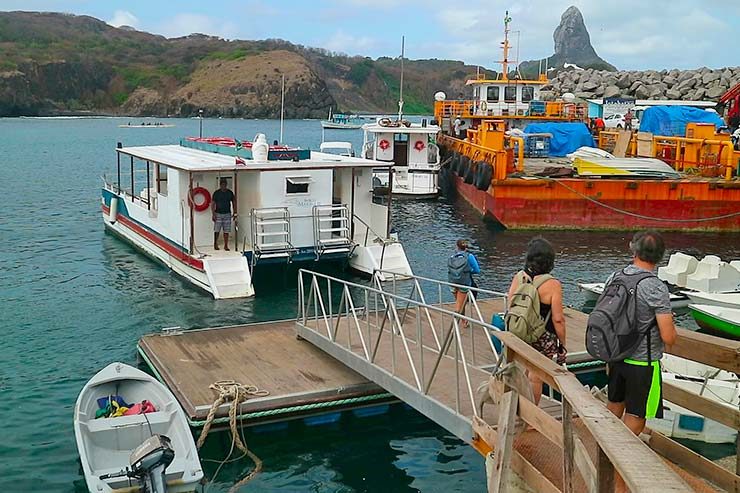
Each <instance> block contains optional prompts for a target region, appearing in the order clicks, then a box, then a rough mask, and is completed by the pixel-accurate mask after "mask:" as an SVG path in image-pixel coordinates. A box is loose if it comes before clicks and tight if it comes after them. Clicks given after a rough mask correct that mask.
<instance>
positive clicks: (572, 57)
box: [552, 5, 599, 64]
mask: <svg viewBox="0 0 740 493" xmlns="http://www.w3.org/2000/svg"><path fill="white" fill-rule="evenodd" d="M552 38H553V40H554V41H555V54H556V55H560V56H561V57H563V58H564V59H565V61H566V62H569V63H575V64H579V63H578V62H582V61H590V60H593V59H596V58H599V55H597V54H596V50H594V48H593V46H591V36H589V34H588V29H586V24H585V23H584V22H583V15H582V14H581V11H580V10H578V7H575V6H573V5H571V6H570V7H568V10H566V11H565V12H563V15H562V16H561V17H560V24H559V25H558V27H557V28H555V33H553V35H552Z"/></svg>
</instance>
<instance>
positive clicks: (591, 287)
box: [578, 282, 690, 310]
mask: <svg viewBox="0 0 740 493" xmlns="http://www.w3.org/2000/svg"><path fill="white" fill-rule="evenodd" d="M578 289H580V290H581V291H584V292H585V294H586V299H587V300H588V301H596V300H597V299H599V296H601V293H603V292H604V283H603V282H579V283H578ZM689 303H690V300H689V298H688V297H687V296H686V295H685V294H676V293H671V308H673V309H674V310H677V309H680V308H686V307H687V306H689Z"/></svg>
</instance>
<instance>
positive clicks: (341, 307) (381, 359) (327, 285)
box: [296, 269, 693, 493]
mask: <svg viewBox="0 0 740 493" xmlns="http://www.w3.org/2000/svg"><path fill="white" fill-rule="evenodd" d="M298 275H299V282H298V306H299V312H298V316H297V320H296V328H297V333H298V335H299V336H300V337H301V338H304V339H307V340H309V341H310V342H311V343H313V344H315V345H316V346H317V347H319V348H321V349H322V350H324V351H326V352H327V353H328V354H330V355H332V356H334V357H335V358H337V359H338V360H339V361H342V362H343V363H345V364H347V365H349V366H350V367H351V368H353V369H355V371H359V372H360V373H361V374H363V375H364V376H365V377H366V378H371V379H372V380H373V381H375V382H376V383H378V384H379V385H381V386H383V387H384V388H385V389H386V390H389V391H390V392H392V393H394V394H395V395H396V396H397V397H399V398H401V399H403V400H404V401H405V402H407V403H408V404H409V405H411V406H413V407H414V408H416V409H417V410H419V411H420V412H422V413H424V414H425V415H426V416H428V417H430V418H431V419H433V420H435V421H436V422H437V423H439V424H441V425H442V426H444V427H445V428H447V429H448V430H449V431H451V432H452V433H454V434H455V435H456V436H458V437H460V438H461V439H463V440H465V441H466V442H468V443H469V444H471V445H472V446H473V447H474V448H475V449H476V450H477V451H478V452H479V453H481V454H482V455H483V456H485V457H486V461H487V463H488V464H487V467H486V469H487V470H489V474H490V476H489V478H488V485H489V491H504V490H506V486H505V485H506V484H507V482H508V480H510V479H511V475H512V473H513V472H516V473H518V474H519V475H520V477H522V478H524V479H525V481H527V482H529V483H530V486H532V487H535V489H537V490H538V491H560V489H559V488H556V487H555V486H554V485H552V483H550V482H549V480H548V479H547V478H546V477H545V476H544V475H542V474H541V473H540V472H539V470H538V469H537V468H536V466H534V465H533V464H532V463H531V462H529V460H528V459H527V456H526V455H525V454H528V452H527V451H526V450H525V449H522V448H521V447H517V446H515V440H514V438H515V436H517V435H519V434H521V433H529V432H522V427H520V425H519V424H518V422H520V420H521V422H523V423H525V424H527V425H528V426H529V428H530V431H532V430H533V431H534V432H535V433H538V436H537V437H536V440H538V441H537V442H536V443H539V444H541V446H542V447H543V448H549V447H553V451H552V454H553V457H555V458H556V459H555V460H558V461H559V462H560V464H559V466H560V467H559V469H560V470H561V471H562V473H563V474H562V477H563V489H562V491H565V492H573V491H578V489H577V487H578V486H577V485H578V484H585V489H584V491H599V492H607V491H614V487H615V482H616V478H617V475H618V476H619V477H621V478H622V480H623V481H624V483H625V485H626V487H627V489H628V490H629V491H633V492H636V493H637V492H645V493H647V492H651V493H652V492H654V491H665V492H669V491H670V492H679V491H687V490H688V486H687V485H686V483H685V482H684V481H683V480H682V479H681V477H680V476H679V475H678V474H677V473H676V472H675V471H674V470H673V469H672V468H671V467H669V466H668V464H667V463H666V462H665V461H664V460H663V459H661V458H660V457H658V455H656V454H655V453H654V452H653V451H651V450H650V448H649V447H648V446H647V445H646V444H645V443H644V442H642V441H641V440H640V438H638V437H637V436H636V435H634V434H633V433H632V432H631V431H630V430H629V429H628V428H627V427H626V426H624V424H623V423H622V422H621V420H619V419H618V418H617V417H616V416H615V415H613V414H612V413H611V412H610V411H609V410H608V409H607V408H606V407H605V406H604V405H603V404H602V403H601V402H600V401H599V400H598V399H597V398H596V397H595V396H593V395H592V394H591V392H590V391H589V390H588V389H586V388H585V387H584V386H583V384H581V382H579V381H578V379H577V378H576V376H575V375H574V374H573V373H571V372H569V371H568V370H566V369H565V368H563V367H562V366H558V365H557V364H555V362H553V361H552V360H550V359H548V358H547V357H545V356H544V355H542V354H540V353H539V352H537V351H536V350H535V349H534V348H532V347H531V346H530V345H529V344H527V343H525V342H524V341H522V340H521V339H519V338H517V337H516V336H515V335H513V334H511V333H509V332H506V331H499V330H498V329H497V328H496V327H493V326H492V325H491V324H489V323H487V322H486V321H485V320H483V319H482V317H481V318H476V317H475V316H467V315H465V314H462V313H457V312H455V311H453V310H450V309H448V308H447V306H446V305H435V304H430V303H428V302H427V300H426V299H424V300H422V299H421V298H419V297H415V298H409V297H406V296H402V295H399V294H395V293H393V292H391V291H388V290H385V289H382V286H381V287H378V285H373V286H367V285H360V284H357V283H353V282H350V281H345V280H342V279H338V278H335V277H331V276H328V275H325V274H321V273H317V272H312V271H308V270H304V269H301V270H300V271H299V274H298ZM412 284H413V283H412ZM440 284H444V283H440ZM417 290H418V288H417ZM335 307H336V308H335ZM430 320H432V322H433V324H430V323H429V321H430ZM465 325H467V327H465ZM471 331H478V332H480V333H482V334H484V335H485V338H486V339H487V340H488V341H489V342H490V343H491V345H490V350H488V348H489V346H487V345H484V346H482V347H480V348H476V351H479V354H478V356H479V357H480V358H481V359H482V357H483V356H484V354H485V352H484V351H483V350H484V349H485V350H487V351H488V361H493V362H494V364H493V365H492V366H485V365H475V364H473V362H472V354H473V353H474V351H473V350H472V349H471V346H470V344H469V341H468V338H467V335H468V333H469V332H471ZM491 337H493V338H495V339H497V340H498V342H499V343H500V344H502V347H503V352H502V354H501V357H499V356H498V355H497V354H496V353H495V349H494V347H493V344H492V340H491ZM526 372H530V373H535V374H537V375H538V376H539V377H540V378H542V379H543V381H544V382H545V383H547V384H548V385H549V386H551V387H552V388H554V389H556V390H557V391H558V392H559V393H560V394H561V401H560V402H558V401H555V400H552V401H549V405H551V406H553V407H554V406H558V407H559V408H560V409H558V410H557V411H560V413H558V412H556V410H555V409H553V410H552V411H551V412H548V411H546V410H544V409H543V408H541V407H539V406H537V405H535V404H534V403H533V401H532V396H531V385H530V384H529V382H528V379H527V377H526ZM480 380H482V382H481V381H480ZM435 383H436V387H435ZM440 387H442V388H440ZM491 405H493V406H495V407H496V409H497V411H498V412H497V415H498V418H497V419H496V421H497V422H498V426H497V427H494V426H492V425H491V424H490V423H491V422H493V423H495V422H496V421H494V419H493V418H492V417H491V416H485V415H484V411H486V410H490V407H487V406H491ZM558 414H561V416H562V418H561V419H558V417H557V415H558ZM493 449H495V455H494V454H493V453H492V451H493ZM592 452H595V453H592ZM529 457H530V458H531V455H529ZM556 467H557V466H556ZM692 472H693V471H692ZM579 479H580V480H582V482H581V483H579Z"/></svg>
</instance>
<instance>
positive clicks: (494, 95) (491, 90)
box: [486, 86, 499, 103]
mask: <svg viewBox="0 0 740 493" xmlns="http://www.w3.org/2000/svg"><path fill="white" fill-rule="evenodd" d="M486 99H487V100H488V101H489V102H492V103H498V99H499V90H498V86H488V92H487V94H486Z"/></svg>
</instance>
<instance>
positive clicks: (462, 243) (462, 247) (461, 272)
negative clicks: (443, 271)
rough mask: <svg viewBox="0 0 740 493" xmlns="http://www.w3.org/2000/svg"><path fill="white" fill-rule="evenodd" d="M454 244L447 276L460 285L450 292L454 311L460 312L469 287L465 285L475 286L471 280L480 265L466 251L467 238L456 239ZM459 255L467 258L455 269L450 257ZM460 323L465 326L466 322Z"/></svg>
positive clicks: (478, 271)
mask: <svg viewBox="0 0 740 493" xmlns="http://www.w3.org/2000/svg"><path fill="white" fill-rule="evenodd" d="M456 246H457V248H456V249H455V253H454V254H453V255H452V257H450V260H451V261H450V263H449V264H448V271H449V272H448V276H449V278H450V282H452V283H453V284H458V285H460V287H453V288H452V294H453V295H454V296H455V311H456V312H457V313H461V314H462V313H464V310H465V301H466V300H467V296H468V291H470V289H469V288H466V287H465V286H470V287H477V286H476V284H475V281H474V280H473V274H480V265H478V259H477V258H475V255H473V254H472V253H470V252H468V241H467V240H457V244H456ZM461 256H462V257H465V258H466V259H467V263H466V264H465V265H463V266H462V268H460V269H455V267H454V266H453V263H454V262H453V261H452V259H455V258H459V257H461ZM453 271H454V272H453ZM462 325H463V326H467V323H466V322H465V321H463V324H462Z"/></svg>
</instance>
